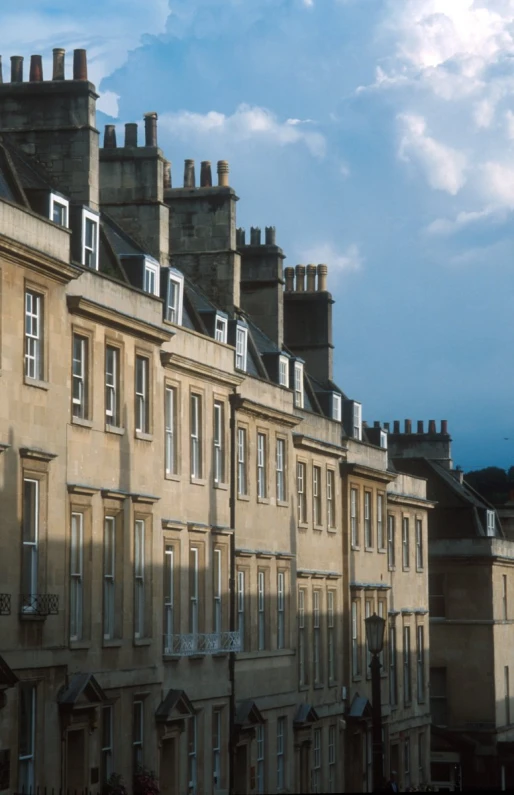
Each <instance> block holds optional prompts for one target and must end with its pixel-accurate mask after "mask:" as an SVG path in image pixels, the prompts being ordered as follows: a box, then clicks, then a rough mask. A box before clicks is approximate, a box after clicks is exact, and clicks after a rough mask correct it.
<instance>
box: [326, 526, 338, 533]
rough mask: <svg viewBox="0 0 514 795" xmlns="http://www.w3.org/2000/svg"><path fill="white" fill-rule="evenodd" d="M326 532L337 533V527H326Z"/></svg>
mask: <svg viewBox="0 0 514 795" xmlns="http://www.w3.org/2000/svg"><path fill="white" fill-rule="evenodd" d="M327 533H337V527H327Z"/></svg>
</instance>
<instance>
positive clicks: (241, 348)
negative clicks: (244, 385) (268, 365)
mask: <svg viewBox="0 0 514 795" xmlns="http://www.w3.org/2000/svg"><path fill="white" fill-rule="evenodd" d="M247 363H248V327H247V326H245V325H244V324H243V323H241V321H239V320H238V321H237V324H236V354H235V366H236V370H242V371H243V372H245V373H246V366H247Z"/></svg>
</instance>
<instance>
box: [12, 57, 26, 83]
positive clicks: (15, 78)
mask: <svg viewBox="0 0 514 795" xmlns="http://www.w3.org/2000/svg"><path fill="white" fill-rule="evenodd" d="M11 83H23V56H22V55H11Z"/></svg>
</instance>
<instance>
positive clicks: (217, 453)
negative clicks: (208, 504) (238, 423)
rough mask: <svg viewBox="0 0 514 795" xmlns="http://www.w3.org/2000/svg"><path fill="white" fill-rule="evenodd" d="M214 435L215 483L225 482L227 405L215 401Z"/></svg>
mask: <svg viewBox="0 0 514 795" xmlns="http://www.w3.org/2000/svg"><path fill="white" fill-rule="evenodd" d="M213 411H214V434H213V447H214V450H213V454H214V482H215V483H223V482H224V477H225V473H224V463H225V460H224V459H225V445H224V433H225V404H224V403H222V402H221V401H220V400H215V401H214V409H213Z"/></svg>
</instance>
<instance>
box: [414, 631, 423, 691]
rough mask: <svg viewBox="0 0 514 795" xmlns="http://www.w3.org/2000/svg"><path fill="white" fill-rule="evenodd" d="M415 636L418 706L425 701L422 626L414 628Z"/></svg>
mask: <svg viewBox="0 0 514 795" xmlns="http://www.w3.org/2000/svg"><path fill="white" fill-rule="evenodd" d="M416 636H417V649H416V651H417V655H416V656H417V669H418V670H417V685H418V687H417V690H418V693H417V695H418V704H422V703H423V702H424V701H425V630H424V627H423V625H422V624H420V625H418V626H417V627H416Z"/></svg>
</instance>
